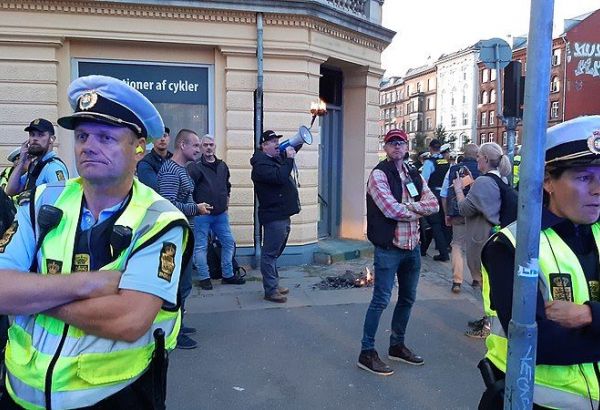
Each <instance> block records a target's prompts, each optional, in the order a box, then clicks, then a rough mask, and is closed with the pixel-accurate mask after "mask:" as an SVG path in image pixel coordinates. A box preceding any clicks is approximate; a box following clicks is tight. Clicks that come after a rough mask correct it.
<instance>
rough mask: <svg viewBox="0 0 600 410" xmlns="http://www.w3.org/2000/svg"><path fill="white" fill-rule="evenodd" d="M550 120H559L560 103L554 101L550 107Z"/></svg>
mask: <svg viewBox="0 0 600 410" xmlns="http://www.w3.org/2000/svg"><path fill="white" fill-rule="evenodd" d="M550 118H558V101H553V102H552V105H551V106H550Z"/></svg>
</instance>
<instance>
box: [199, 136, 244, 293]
mask: <svg viewBox="0 0 600 410" xmlns="http://www.w3.org/2000/svg"><path fill="white" fill-rule="evenodd" d="M200 149H201V152H202V156H201V157H200V159H199V160H197V161H195V162H192V163H190V164H188V166H187V169H188V173H189V174H190V177H191V178H192V181H194V201H195V202H196V203H201V202H206V203H209V204H210V205H211V206H212V210H211V213H210V215H198V216H196V218H195V220H194V236H195V240H196V242H195V245H194V263H195V264H196V266H197V267H198V273H199V274H200V283H201V284H202V283H205V282H207V281H208V282H210V272H209V270H208V262H207V253H208V233H209V232H210V231H212V232H213V233H214V234H215V235H216V237H217V238H218V239H219V242H220V243H221V270H222V272H223V279H221V283H223V284H225V285H243V284H244V283H246V280H245V279H244V278H242V277H240V276H239V275H238V274H237V273H235V272H233V263H232V262H233V254H234V251H235V241H234V239H233V235H232V233H231V228H230V226H229V215H228V214H227V208H228V207H229V194H230V192H231V183H230V182H229V168H228V167H227V164H226V163H225V162H224V161H222V160H220V159H218V158H217V157H216V155H215V149H216V145H215V138H214V137H213V136H212V135H210V134H206V135H205V136H204V137H202V141H201V144H200Z"/></svg>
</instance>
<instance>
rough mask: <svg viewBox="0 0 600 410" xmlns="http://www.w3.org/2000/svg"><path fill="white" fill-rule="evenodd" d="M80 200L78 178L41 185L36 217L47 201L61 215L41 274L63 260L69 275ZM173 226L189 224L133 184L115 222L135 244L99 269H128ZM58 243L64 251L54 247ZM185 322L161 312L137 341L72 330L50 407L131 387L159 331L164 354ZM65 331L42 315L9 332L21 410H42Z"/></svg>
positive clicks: (83, 402) (13, 384) (21, 320)
mask: <svg viewBox="0 0 600 410" xmlns="http://www.w3.org/2000/svg"><path fill="white" fill-rule="evenodd" d="M82 196H83V190H82V188H81V180H80V179H72V180H68V181H66V182H65V181H61V183H56V184H50V185H42V186H40V187H39V188H38V189H37V190H36V195H35V208H36V215H37V211H38V210H39V209H40V207H41V206H42V205H44V204H53V205H54V206H56V207H58V208H60V209H62V210H63V213H64V215H63V218H62V220H61V222H60V224H59V225H58V226H57V227H56V228H55V229H54V230H52V231H51V232H50V233H48V235H47V236H46V238H45V239H44V241H43V244H42V248H41V252H40V253H39V254H38V255H37V257H38V262H39V265H38V266H40V271H41V273H42V274H48V266H47V265H48V263H47V261H48V260H54V261H60V262H61V263H62V269H61V272H56V273H59V274H60V273H62V274H69V273H70V272H71V264H72V260H73V249H74V240H75V233H76V230H77V225H78V223H79V213H80V206H79V205H80V204H81V201H82ZM173 224H178V225H181V226H186V225H187V221H186V219H185V217H184V216H183V214H181V213H180V212H179V211H178V210H177V209H176V208H175V207H174V206H173V205H171V204H170V203H169V202H168V201H167V200H165V199H164V198H162V197H160V196H158V194H156V193H155V192H154V191H153V190H152V189H150V188H148V187H146V186H145V185H143V184H141V183H139V182H138V181H137V180H134V184H133V190H132V197H131V200H130V202H129V204H128V205H127V207H126V208H125V210H124V211H123V212H122V214H121V215H120V216H119V218H118V219H117V221H116V222H115V225H123V226H128V227H129V228H131V229H132V233H133V237H132V241H131V244H130V246H129V247H128V248H127V249H125V250H124V251H123V252H122V253H121V254H120V255H119V256H118V257H117V258H116V260H114V261H113V262H111V263H109V264H108V265H106V266H104V267H102V268H101V270H121V271H123V270H124V268H125V265H126V263H127V260H128V259H129V257H130V256H131V254H132V253H133V252H135V251H136V250H137V249H139V248H140V247H142V246H146V245H148V244H149V243H151V242H152V241H154V240H155V239H156V238H158V237H159V236H160V235H162V234H163V233H164V232H165V230H168V229H169V227H170V226H172V225H173ZM38 234H39V232H38ZM188 235H189V229H187V228H185V229H184V238H183V243H184V248H185V246H186V245H187V243H188V241H187V239H188ZM57 243H58V244H61V246H53V244H57ZM180 324H181V317H180V313H179V312H178V311H175V312H171V311H166V310H160V311H159V313H158V314H157V316H156V318H155V320H154V322H153V324H152V326H151V327H150V329H149V330H148V331H147V332H146V333H145V334H144V335H143V336H142V337H141V338H139V339H138V340H136V341H135V342H133V343H127V342H123V341H116V340H109V339H104V338H100V337H96V336H92V335H88V334H86V333H85V332H83V331H82V330H81V329H78V328H76V327H74V326H68V331H67V334H66V337H65V340H64V344H63V347H62V349H61V351H60V356H59V359H58V361H57V362H56V365H55V367H54V371H53V373H52V408H53V409H61V408H75V407H84V406H90V405H93V404H95V403H97V402H98V401H100V400H102V399H104V398H106V397H108V396H110V395H112V394H114V393H116V392H118V391H119V390H121V389H123V388H124V387H126V386H127V385H129V384H131V383H133V382H134V381H135V380H136V379H137V378H138V377H139V376H140V375H141V374H142V373H143V372H144V371H145V370H146V369H147V367H148V365H149V363H150V360H151V357H152V352H153V351H154V337H153V332H154V330H155V329H158V328H162V329H163V330H164V332H165V336H166V337H165V345H166V347H167V349H173V348H174V347H175V345H176V343H177V333H178V332H179V327H180ZM64 328H65V324H64V322H62V321H60V320H57V319H54V318H52V317H49V316H45V315H42V314H38V315H31V316H17V317H16V319H15V321H14V323H13V325H12V326H11V328H10V329H9V343H8V345H7V350H6V367H7V370H8V372H7V379H6V380H7V388H8V391H9V392H10V395H11V397H12V398H13V400H15V401H16V402H17V403H18V404H19V405H21V406H22V407H25V408H33V409H35V408H44V406H45V397H44V389H45V378H46V372H47V370H48V367H49V365H50V361H51V360H52V358H53V356H54V355H55V354H56V352H57V349H58V345H59V343H60V341H61V339H62V338H63V331H64Z"/></svg>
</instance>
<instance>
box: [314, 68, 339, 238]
mask: <svg viewBox="0 0 600 410" xmlns="http://www.w3.org/2000/svg"><path fill="white" fill-rule="evenodd" d="M321 75H322V77H321V81H320V84H319V96H320V98H321V99H322V100H323V101H325V102H326V103H327V115H326V116H324V117H322V119H321V130H320V136H321V141H320V144H319V190H318V192H319V193H318V195H319V197H318V199H319V222H318V226H317V230H318V235H319V239H325V238H335V237H337V236H338V235H339V229H340V219H341V202H340V201H341V185H342V184H341V181H342V148H343V147H342V136H343V129H342V126H343V115H342V112H343V111H342V87H343V76H342V72H341V71H338V70H335V69H331V68H326V67H322V68H321Z"/></svg>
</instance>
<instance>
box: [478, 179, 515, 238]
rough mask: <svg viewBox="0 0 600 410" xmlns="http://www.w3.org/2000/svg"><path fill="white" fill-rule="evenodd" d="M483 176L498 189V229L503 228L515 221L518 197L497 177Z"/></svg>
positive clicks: (513, 190) (512, 189) (511, 188)
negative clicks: (491, 181) (490, 179)
mask: <svg viewBox="0 0 600 410" xmlns="http://www.w3.org/2000/svg"><path fill="white" fill-rule="evenodd" d="M485 176H488V177H490V178H492V179H493V180H494V181H496V185H498V188H499V189H500V228H504V227H506V226H508V225H510V224H511V223H513V222H514V221H516V220H517V211H518V202H519V195H518V194H517V191H516V190H515V189H514V188H513V187H511V186H510V185H508V184H506V183H505V182H504V181H502V179H501V178H500V177H499V176H498V175H496V174H492V173H487V174H485Z"/></svg>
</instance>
